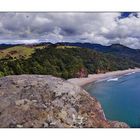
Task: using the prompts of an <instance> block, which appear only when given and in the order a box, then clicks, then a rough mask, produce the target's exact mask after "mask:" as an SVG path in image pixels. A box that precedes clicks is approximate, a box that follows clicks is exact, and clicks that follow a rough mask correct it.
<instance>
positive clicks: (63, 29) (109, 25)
mask: <svg viewBox="0 0 140 140" xmlns="http://www.w3.org/2000/svg"><path fill="white" fill-rule="evenodd" d="M0 40H1V41H0V42H2V41H8V40H9V41H8V42H10V41H12V42H37V41H38V40H44V41H51V42H58V41H71V42H76V41H80V42H92V43H99V44H102V45H110V44H112V43H121V44H123V45H126V46H128V47H131V48H139V49H140V13H137V14H136V13H131V14H130V15H129V16H128V17H121V13H0ZM20 40H21V41H20Z"/></svg>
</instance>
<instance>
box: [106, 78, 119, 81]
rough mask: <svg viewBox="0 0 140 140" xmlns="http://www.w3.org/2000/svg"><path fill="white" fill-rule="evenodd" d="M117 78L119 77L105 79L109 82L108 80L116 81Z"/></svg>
mask: <svg viewBox="0 0 140 140" xmlns="http://www.w3.org/2000/svg"><path fill="white" fill-rule="evenodd" d="M118 80H119V78H111V79H108V80H107V81H108V82H109V81H118Z"/></svg>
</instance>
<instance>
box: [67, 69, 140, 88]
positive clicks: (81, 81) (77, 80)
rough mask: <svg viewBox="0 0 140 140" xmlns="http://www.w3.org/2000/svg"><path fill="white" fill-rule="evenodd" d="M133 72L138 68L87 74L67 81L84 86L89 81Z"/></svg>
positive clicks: (137, 70) (138, 70)
mask: <svg viewBox="0 0 140 140" xmlns="http://www.w3.org/2000/svg"><path fill="white" fill-rule="evenodd" d="M135 72H140V68H135V69H127V70H119V71H112V72H106V73H99V74H89V75H88V77H85V78H71V79H68V81H69V82H71V83H73V84H76V85H78V86H84V85H86V84H89V83H91V82H95V81H98V80H102V79H107V78H113V77H116V76H121V75H125V74H131V73H135Z"/></svg>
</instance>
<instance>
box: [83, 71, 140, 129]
mask: <svg viewBox="0 0 140 140" xmlns="http://www.w3.org/2000/svg"><path fill="white" fill-rule="evenodd" d="M83 88H84V89H85V90H86V91H88V92H89V93H90V94H91V96H94V97H96V98H97V99H98V101H99V102H100V103H101V105H102V108H103V110H104V113H105V116H106V118H107V119H109V120H117V121H122V122H126V123H127V124H128V125H129V126H130V127H133V128H140V73H129V74H126V75H123V76H120V77H108V78H107V79H103V80H100V81H97V82H93V83H90V84H88V85H85V86H84V87H83Z"/></svg>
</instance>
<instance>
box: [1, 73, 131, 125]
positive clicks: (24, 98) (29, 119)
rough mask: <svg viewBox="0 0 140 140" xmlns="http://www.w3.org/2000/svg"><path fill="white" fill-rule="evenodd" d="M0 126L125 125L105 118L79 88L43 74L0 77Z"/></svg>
mask: <svg viewBox="0 0 140 140" xmlns="http://www.w3.org/2000/svg"><path fill="white" fill-rule="evenodd" d="M0 127H1V128H3V127H18V128H22V127H24V128H29V127H36V128H40V127H44V128H69V127H70V128H75V127H88V128H89V127H91V128H94V127H95V128H96V127H128V125H127V124H125V123H120V122H116V121H113V122H112V121H108V120H106V118H105V116H104V113H103V110H102V108H101V105H100V103H99V102H98V101H97V100H96V99H95V98H92V97H90V96H89V94H88V93H87V92H86V91H84V90H83V89H81V88H80V87H78V86H76V85H73V84H71V83H69V82H68V81H65V80H63V79H61V78H56V77H52V76H44V75H20V76H7V77H3V78H1V79H0Z"/></svg>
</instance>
